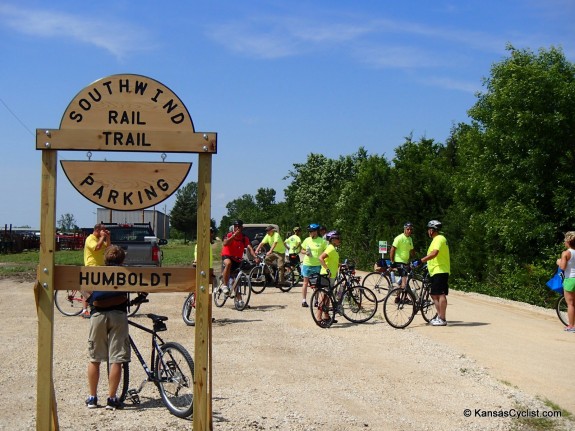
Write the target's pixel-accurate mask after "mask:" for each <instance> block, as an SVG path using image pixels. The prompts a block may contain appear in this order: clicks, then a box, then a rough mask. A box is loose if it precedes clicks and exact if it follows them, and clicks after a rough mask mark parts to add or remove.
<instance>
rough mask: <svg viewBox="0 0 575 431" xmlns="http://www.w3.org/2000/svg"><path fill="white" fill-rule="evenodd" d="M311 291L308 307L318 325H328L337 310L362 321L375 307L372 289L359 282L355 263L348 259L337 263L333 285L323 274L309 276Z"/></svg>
mask: <svg viewBox="0 0 575 431" xmlns="http://www.w3.org/2000/svg"><path fill="white" fill-rule="evenodd" d="M310 278H311V279H310V283H311V284H312V286H313V289H314V292H313V294H312V295H311V300H310V304H311V306H310V311H311V316H312V318H313V321H314V322H315V323H316V325H318V326H319V327H321V328H329V327H330V326H331V325H332V324H333V323H334V322H335V321H336V320H335V315H336V313H338V314H341V315H342V316H343V317H345V318H346V319H347V320H348V321H350V322H352V323H364V322H367V321H368V320H369V319H371V318H372V317H373V316H374V315H375V313H376V311H377V298H376V296H375V293H374V292H373V291H372V290H371V289H369V288H367V287H364V286H361V285H360V283H359V280H360V277H356V276H355V267H354V265H353V264H351V263H348V262H347V261H346V262H344V264H342V265H340V269H339V272H338V276H337V278H336V281H335V283H334V285H333V286H332V285H330V283H329V279H328V278H327V276H325V275H319V274H318V275H316V276H312V277H310Z"/></svg>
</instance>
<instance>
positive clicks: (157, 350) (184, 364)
mask: <svg viewBox="0 0 575 431" xmlns="http://www.w3.org/2000/svg"><path fill="white" fill-rule="evenodd" d="M146 317H148V318H149V319H151V320H152V322H153V329H149V328H147V327H145V326H143V325H140V324H139V323H136V322H134V321H132V320H129V321H128V323H129V324H130V326H133V327H135V328H138V329H140V330H142V331H144V332H147V333H148V334H151V335H152V347H151V354H150V364H151V368H150V367H149V366H148V364H147V363H146V361H145V360H144V358H143V356H142V354H141V353H140V351H139V349H138V347H137V346H136V343H135V342H134V340H133V338H132V336H130V345H131V346H132V351H133V352H134V353H135V354H136V356H137V357H138V360H139V362H140V364H141V365H142V368H143V369H144V372H145V375H146V378H145V379H144V381H143V382H142V383H141V384H140V386H139V387H138V388H137V389H129V384H130V367H129V362H125V363H123V364H122V371H123V373H122V374H123V376H122V379H121V380H120V387H119V388H118V393H119V394H120V395H119V398H120V401H121V402H124V401H125V400H126V399H127V398H129V399H130V400H131V402H132V403H133V404H140V396H139V393H140V392H141V391H142V389H143V388H144V386H145V384H146V383H147V382H153V383H154V384H155V385H156V386H157V388H158V390H159V391H160V397H161V398H162V402H163V403H164V405H165V406H166V407H167V409H168V410H169V411H170V413H172V414H173V415H175V416H177V417H179V418H187V417H188V416H191V414H192V411H193V404H194V403H193V401H194V361H193V360H192V357H191V356H190V354H189V353H188V351H187V350H186V349H185V348H184V347H183V346H182V345H181V344H179V343H175V342H164V340H163V339H162V338H161V337H160V336H159V335H158V332H162V331H166V330H167V327H166V324H165V321H166V320H168V318H167V317H166V316H158V315H156V314H146Z"/></svg>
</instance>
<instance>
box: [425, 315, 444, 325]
mask: <svg viewBox="0 0 575 431" xmlns="http://www.w3.org/2000/svg"><path fill="white" fill-rule="evenodd" d="M429 323H430V324H431V325H432V326H447V321H445V320H443V319H440V318H439V317H436V318H435V319H434V320H432V321H431V322H429Z"/></svg>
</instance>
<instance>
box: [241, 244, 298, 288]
mask: <svg viewBox="0 0 575 431" xmlns="http://www.w3.org/2000/svg"><path fill="white" fill-rule="evenodd" d="M257 261H259V262H258V263H256V266H254V267H253V268H252V269H251V271H250V273H249V278H250V283H251V286H252V287H251V289H252V292H253V293H255V294H256V295H257V294H260V293H262V292H263V291H264V290H265V289H266V287H267V286H275V287H278V288H279V289H280V290H281V291H282V292H289V291H290V290H291V288H292V287H293V284H291V282H288V283H289V284H286V285H282V284H281V283H280V282H279V273H280V271H279V267H278V266H277V265H276V264H275V263H268V262H267V261H266V254H265V253H260V254H258V255H257ZM286 266H287V263H286V265H284V268H285V267H286ZM290 270H291V267H290ZM292 278H293V277H292ZM286 282H287V281H286Z"/></svg>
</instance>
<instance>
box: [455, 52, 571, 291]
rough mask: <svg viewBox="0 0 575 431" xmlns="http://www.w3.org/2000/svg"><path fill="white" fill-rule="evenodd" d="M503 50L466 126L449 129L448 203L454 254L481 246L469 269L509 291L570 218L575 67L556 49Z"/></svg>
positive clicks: (543, 256) (543, 257)
mask: <svg viewBox="0 0 575 431" xmlns="http://www.w3.org/2000/svg"><path fill="white" fill-rule="evenodd" d="M507 49H508V51H509V52H510V56H509V57H508V58H506V59H505V60H503V61H501V62H500V63H497V64H494V65H493V67H492V69H491V76H490V77H489V78H487V79H486V80H485V87H486V91H485V92H484V93H482V94H479V95H478V100H477V103H476V104H475V105H474V106H473V107H472V108H471V109H470V110H469V116H470V117H471V119H472V123H471V125H461V126H460V127H458V128H457V129H456V130H455V131H454V133H453V134H452V136H453V138H454V139H455V140H456V141H457V146H458V161H459V163H460V167H459V169H458V174H457V175H456V177H455V178H454V185H455V200H456V212H457V217H458V218H461V219H463V220H467V227H466V232H465V234H464V235H463V236H462V237H461V241H462V247H461V249H460V252H461V254H462V257H463V259H465V260H466V262H467V263H470V261H471V260H473V258H475V257H476V256H471V255H470V254H471V253H473V252H472V250H474V249H476V248H477V247H481V248H482V249H484V250H486V252H485V253H483V256H482V257H484V260H482V261H481V268H478V267H477V266H478V264H476V266H475V268H474V269H475V274H474V275H475V276H476V277H478V278H479V280H480V281H488V282H493V280H495V279H499V280H501V279H511V280H515V284H516V286H513V287H510V291H513V292H516V290H517V289H519V288H521V289H524V287H525V286H524V285H523V286H519V284H520V282H519V281H520V280H521V281H522V280H523V279H524V278H525V274H527V273H531V274H533V267H532V264H533V263H537V262H539V263H542V262H545V264H548V262H549V258H550V256H549V253H551V251H550V247H551V248H553V244H555V243H557V242H558V241H561V238H562V232H565V231H566V230H570V229H572V227H573V225H574V224H575V215H574V214H573V211H572V210H571V196H572V193H573V192H572V184H573V180H572V166H573V161H574V160H573V159H574V157H575V154H574V151H573V150H574V143H575V67H574V65H573V64H571V63H569V62H568V61H567V60H566V59H565V56H564V54H563V53H562V51H561V50H560V49H556V48H550V49H549V50H545V49H541V50H539V52H538V53H537V54H535V53H533V52H532V51H530V50H527V49H525V50H518V49H515V48H513V47H512V46H508V47H507ZM454 214H455V213H454ZM553 253H555V251H553ZM501 274H503V275H504V277H500V275H501ZM540 282H541V280H537V283H540Z"/></svg>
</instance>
